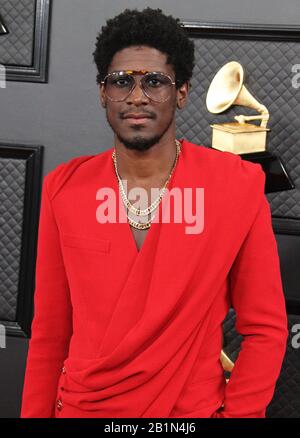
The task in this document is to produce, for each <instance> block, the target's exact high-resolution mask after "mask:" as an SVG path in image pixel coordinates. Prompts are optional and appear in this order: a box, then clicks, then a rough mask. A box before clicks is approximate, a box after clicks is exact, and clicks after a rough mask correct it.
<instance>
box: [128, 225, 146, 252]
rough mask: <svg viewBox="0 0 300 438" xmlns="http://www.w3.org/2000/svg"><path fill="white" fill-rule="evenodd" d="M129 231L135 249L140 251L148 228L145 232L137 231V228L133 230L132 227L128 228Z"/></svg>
mask: <svg viewBox="0 0 300 438" xmlns="http://www.w3.org/2000/svg"><path fill="white" fill-rule="evenodd" d="M130 229H131V232H132V235H133V238H134V240H135V243H136V246H137V249H138V250H139V251H140V249H141V247H142V245H143V243H144V240H145V238H146V236H147V233H148V231H149V228H148V229H146V230H138V229H137V228H134V227H132V226H130Z"/></svg>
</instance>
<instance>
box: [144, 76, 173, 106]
mask: <svg viewBox="0 0 300 438" xmlns="http://www.w3.org/2000/svg"><path fill="white" fill-rule="evenodd" d="M143 85H144V89H145V91H146V93H147V95H148V96H149V97H150V98H151V99H153V100H155V101H157V102H162V101H164V100H166V99H168V98H169V96H170V92H171V89H172V81H171V79H170V78H169V77H168V76H166V75H164V74H162V73H149V74H147V75H145V76H144V77H143Z"/></svg>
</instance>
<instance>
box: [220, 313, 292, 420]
mask: <svg viewBox="0 0 300 438" xmlns="http://www.w3.org/2000/svg"><path fill="white" fill-rule="evenodd" d="M235 321H236V314H235V311H234V310H233V309H230V311H229V312H228V314H227V316H226V318H225V319H224V322H223V334H224V344H223V348H224V351H225V352H226V353H227V354H228V356H229V357H230V358H231V359H232V360H233V361H234V362H235V361H236V359H237V357H238V354H239V352H240V350H241V342H242V340H243V337H242V336H241V335H240V334H238V333H237V332H236V330H235ZM299 322H300V316H299V315H288V325H289V338H288V341H287V349H286V353H285V357H284V360H283V364H282V368H281V372H280V375H279V378H278V380H277V382H276V388H275V392H274V395H273V398H272V400H271V403H270V404H269V406H268V408H267V410H266V416H267V417H268V418H300V373H299V370H300V349H299V348H298V349H295V348H293V347H292V343H291V337H292V336H293V335H294V334H293V333H292V331H291V328H292V326H293V325H294V324H299Z"/></svg>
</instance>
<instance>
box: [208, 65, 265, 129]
mask: <svg viewBox="0 0 300 438" xmlns="http://www.w3.org/2000/svg"><path fill="white" fill-rule="evenodd" d="M243 82H244V69H243V67H242V65H241V64H240V63H239V62H236V61H231V62H228V63H227V64H225V65H224V66H223V67H222V68H221V69H220V70H219V71H218V72H217V73H216V75H215V76H214V78H213V80H212V82H211V84H210V86H209V89H208V92H207V96H206V106H207V109H208V111H210V112H211V113H213V114H218V113H221V112H223V111H225V110H226V109H228V108H229V107H231V106H232V105H241V106H246V107H248V108H253V109H255V110H256V111H258V112H259V113H261V115H259V116H244V115H239V116H235V117H234V118H235V119H236V120H237V121H238V122H239V123H245V122H247V121H248V120H258V119H259V120H261V124H260V126H261V127H264V128H265V127H266V126H267V122H268V120H269V111H268V110H267V108H266V107H265V106H264V105H262V104H261V103H260V102H258V100H257V99H255V97H254V96H252V94H251V93H250V92H249V91H248V90H247V88H246V87H245V85H243Z"/></svg>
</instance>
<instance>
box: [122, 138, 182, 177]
mask: <svg viewBox="0 0 300 438" xmlns="http://www.w3.org/2000/svg"><path fill="white" fill-rule="evenodd" d="M115 150H116V159H117V166H118V173H119V175H120V177H121V178H122V179H124V180H130V181H132V182H135V183H137V182H139V183H140V184H144V185H145V184H147V183H151V182H156V181H158V180H163V179H166V178H167V177H168V176H169V173H170V172H171V169H172V166H173V164H174V160H175V158H176V144H175V135H174V137H173V138H168V139H161V141H160V142H159V143H156V144H155V145H153V146H152V147H151V148H150V149H148V150H146V151H136V150H131V149H127V148H126V147H125V146H124V145H123V144H122V143H118V142H117V141H116V144H115Z"/></svg>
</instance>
